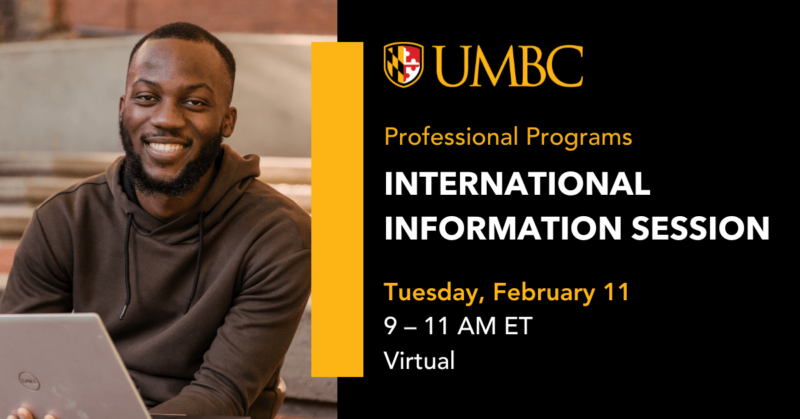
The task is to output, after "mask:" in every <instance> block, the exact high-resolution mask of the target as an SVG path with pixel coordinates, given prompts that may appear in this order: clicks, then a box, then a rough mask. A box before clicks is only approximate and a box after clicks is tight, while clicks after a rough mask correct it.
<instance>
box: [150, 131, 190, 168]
mask: <svg viewBox="0 0 800 419" xmlns="http://www.w3.org/2000/svg"><path fill="white" fill-rule="evenodd" d="M142 143H144V145H145V153H146V154H147V155H148V156H149V157H151V158H152V159H153V160H156V161H158V162H159V163H168V162H173V161H177V160H179V159H180V158H181V157H185V154H187V153H188V150H189V149H190V148H191V142H190V143H188V144H187V143H186V141H184V140H182V139H180V138H175V137H153V136H147V137H146V139H142Z"/></svg>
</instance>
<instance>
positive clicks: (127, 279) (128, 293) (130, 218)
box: [119, 212, 204, 320]
mask: <svg viewBox="0 0 800 419" xmlns="http://www.w3.org/2000/svg"><path fill="white" fill-rule="evenodd" d="M203 215H204V213H203V212H200V220H199V221H198V229H199V239H198V241H197V265H196V267H195V272H194V283H193V284H192V293H191V295H189V302H188V303H187V304H186V310H185V311H184V312H183V314H186V313H188V312H189V307H191V306H192V300H194V295H195V293H196V292H197V283H198V282H199V281H200V259H202V257H203ZM132 221H133V214H132V213H128V225H127V227H125V292H126V297H125V306H123V307H122V314H120V315H119V319H120V320H122V318H123V317H125V312H126V311H127V310H128V304H130V303H131V280H130V269H129V264H128V263H129V262H128V242H129V241H130V240H129V239H130V233H131V222H132Z"/></svg>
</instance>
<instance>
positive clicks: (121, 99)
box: [117, 95, 125, 122]
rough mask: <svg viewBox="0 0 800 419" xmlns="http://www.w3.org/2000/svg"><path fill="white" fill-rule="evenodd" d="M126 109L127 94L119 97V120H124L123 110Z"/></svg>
mask: <svg viewBox="0 0 800 419" xmlns="http://www.w3.org/2000/svg"><path fill="white" fill-rule="evenodd" d="M123 109H125V95H122V96H120V97H119V120H118V121H117V122H120V121H122V110H123Z"/></svg>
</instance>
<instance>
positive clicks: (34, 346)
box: [0, 313, 150, 419]
mask: <svg viewBox="0 0 800 419" xmlns="http://www.w3.org/2000/svg"><path fill="white" fill-rule="evenodd" d="M19 407H25V408H27V409H28V410H30V411H31V413H33V415H34V417H36V418H43V417H44V416H45V415H46V414H52V415H55V417H57V418H58V419H93V418H115V419H150V415H149V414H148V413H147V408H146V407H145V405H144V403H143V402H142V399H141V397H139V392H138V391H136V387H135V386H134V384H133V381H131V378H130V376H129V375H128V371H127V369H125V365H124V364H123V363H122V359H121V358H120V357H119V354H118V353H117V350H116V348H115V347H114V344H113V342H112V341H111V337H110V336H109V335H108V332H106V328H105V327H104V326H103V322H102V321H101V320H100V317H99V316H97V314H94V313H81V314H13V315H0V417H5V416H4V415H10V414H15V413H16V411H17V408H19Z"/></svg>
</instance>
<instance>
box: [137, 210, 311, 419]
mask: <svg viewBox="0 0 800 419" xmlns="http://www.w3.org/2000/svg"><path fill="white" fill-rule="evenodd" d="M288 224H293V223H286V224H283V225H282V226H281V227H282V228H279V229H277V230H279V231H277V232H276V231H272V232H270V233H268V234H265V235H263V236H261V237H260V238H259V239H258V240H257V241H256V243H255V244H254V245H253V246H252V247H251V248H250V250H249V252H248V255H247V257H246V258H245V260H244V261H243V264H242V270H243V272H244V275H243V277H242V288H241V292H240V293H239V294H238V295H237V296H236V297H235V298H234V301H233V305H232V306H231V308H230V310H229V312H228V314H227V315H226V316H225V320H224V324H223V325H222V326H221V327H220V328H219V329H218V330H217V335H216V337H215V339H214V341H213V342H212V344H211V347H210V348H209V349H208V351H207V352H206V353H205V355H204V357H203V364H202V365H201V367H200V370H199V371H198V372H197V373H196V374H195V375H194V381H192V382H191V384H189V385H188V386H186V387H185V388H184V389H183V390H182V391H181V393H180V394H179V395H178V396H176V397H174V398H172V399H170V400H168V401H166V402H164V403H162V404H160V405H158V406H156V407H155V408H153V409H152V410H151V413H185V414H202V415H246V414H248V411H249V408H250V406H251V405H252V404H253V403H254V402H255V401H256V399H257V398H258V397H259V396H260V395H261V393H262V392H263V391H264V389H273V388H275V387H277V385H278V374H277V372H278V370H279V369H280V367H281V365H282V364H283V359H284V357H285V355H286V352H287V351H288V350H289V345H290V344H291V342H292V338H293V337H294V334H295V332H296V331H297V327H298V325H299V323H300V319H301V317H302V315H303V312H304V310H305V306H306V303H307V302H308V298H309V295H310V293H311V250H310V248H309V246H307V245H306V243H302V244H299V243H298V240H293V241H292V242H291V243H286V242H285V239H284V240H280V236H281V235H285V234H287V233H288V232H289V230H288V229H291V230H294V231H293V232H292V233H293V236H295V237H296V236H297V227H296V226H295V225H291V226H290V225H288ZM284 237H285V236H284ZM259 404H261V400H259ZM277 407H280V400H279V401H278V402H277V403H273V406H270V407H268V410H267V411H269V410H271V411H272V413H271V416H272V417H274V416H275V414H276V413H277V411H276V410H277V409H276V408H277Z"/></svg>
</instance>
